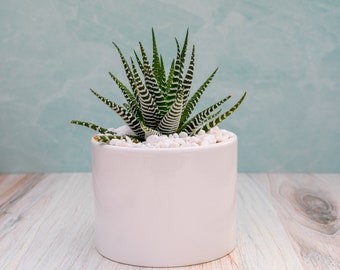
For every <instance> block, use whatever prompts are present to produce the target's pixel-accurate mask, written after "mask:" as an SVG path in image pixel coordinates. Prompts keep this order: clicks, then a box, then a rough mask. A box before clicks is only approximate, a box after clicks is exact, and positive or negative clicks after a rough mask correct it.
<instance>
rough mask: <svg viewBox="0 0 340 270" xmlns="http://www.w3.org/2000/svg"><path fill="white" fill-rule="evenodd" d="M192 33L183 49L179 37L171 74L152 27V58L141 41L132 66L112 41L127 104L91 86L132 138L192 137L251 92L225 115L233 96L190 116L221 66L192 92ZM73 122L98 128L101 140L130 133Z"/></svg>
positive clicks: (217, 121) (222, 115) (233, 109)
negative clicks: (224, 107) (182, 134)
mask: <svg viewBox="0 0 340 270" xmlns="http://www.w3.org/2000/svg"><path fill="white" fill-rule="evenodd" d="M188 35H189V31H187V32H186V35H185V39H184V43H183V45H182V47H181V46H180V45H179V42H178V40H177V39H175V42H176V49H177V50H176V57H175V58H174V59H173V60H172V62H171V65H170V68H169V71H168V72H166V68H165V65H164V61H163V57H162V55H161V54H160V53H159V51H158V47H157V42H156V37H155V33H154V30H153V29H152V60H151V61H149V58H148V56H147V52H146V50H145V49H144V46H143V44H142V43H141V42H140V43H139V48H140V56H139V55H138V54H137V52H136V51H134V58H135V60H134V59H132V58H130V59H131V63H130V64H128V62H127V60H126V58H125V56H124V55H123V53H122V51H121V50H120V48H119V47H118V45H117V44H116V43H115V42H112V43H113V45H114V46H115V48H116V50H117V52H118V54H119V57H120V59H121V62H122V65H123V68H124V71H125V74H126V77H127V80H128V84H129V85H130V89H129V88H128V87H127V86H126V85H127V84H125V83H123V82H122V81H121V80H120V79H118V78H117V77H116V76H115V75H113V74H112V73H111V72H110V73H109V74H110V77H111V78H112V79H113V81H114V82H115V84H116V85H117V86H118V88H119V89H120V90H121V92H122V94H123V96H124V98H125V100H126V102H125V103H123V105H122V106H121V105H118V104H116V103H115V102H113V101H110V100H108V99H106V98H104V97H103V96H101V95H100V94H98V93H97V92H96V91H94V90H92V89H91V92H92V93H93V94H94V95H95V96H97V97H98V98H99V99H100V100H101V101H102V102H104V103H105V104H106V105H107V106H109V107H110V108H111V109H112V110H113V111H114V112H115V113H116V114H117V115H118V116H120V117H121V118H122V120H123V121H124V122H125V123H126V124H127V125H128V126H129V127H130V129H131V130H132V131H133V132H134V134H135V136H131V135H130V136H129V138H132V140H133V141H137V140H140V141H144V140H145V139H146V138H147V137H148V136H150V135H154V134H156V135H161V134H171V133H175V132H180V131H185V132H187V133H188V134H189V135H195V134H196V133H197V132H199V130H201V129H203V130H205V131H208V130H209V129H211V128H212V127H214V126H216V125H217V124H219V123H221V122H222V121H223V120H225V119H226V118H227V117H228V116H230V115H231V114H232V113H233V112H234V111H235V110H236V109H237V108H238V107H239V106H240V104H241V103H242V102H243V100H244V98H245V96H246V92H245V93H244V95H243V96H242V97H241V98H240V100H239V101H238V102H237V103H236V104H235V105H234V106H233V107H232V108H231V109H229V110H227V111H225V112H224V113H221V111H222V110H221V108H222V107H221V106H222V105H223V104H224V103H225V102H226V101H227V100H228V99H229V96H228V97H226V98H224V99H222V100H220V101H218V102H216V103H215V104H213V105H211V106H209V107H207V108H206V109H204V110H202V111H200V112H198V113H196V115H194V116H193V117H192V116H191V114H192V113H193V111H194V109H195V107H196V105H197V104H198V102H199V100H200V98H201V97H202V95H203V93H204V92H205V90H206V89H207V87H208V85H209V84H210V82H211V80H212V79H213V77H214V76H215V74H216V72H217V69H216V70H214V72H212V73H211V75H210V76H209V77H208V78H207V79H206V80H205V81H204V82H203V84H202V85H201V86H200V87H199V88H198V89H197V91H196V92H194V94H193V95H192V96H190V90H191V87H192V82H193V76H194V69H195V46H194V45H193V46H192V50H191V56H190V60H189V63H185V62H186V52H187V47H188ZM135 63H137V66H136V64H135ZM185 66H187V68H186V72H185V71H184V69H185ZM138 68H139V70H138ZM71 123H72V124H76V125H81V126H85V127H88V128H91V129H93V130H95V131H97V132H98V133H99V135H97V136H96V137H95V138H96V139H97V140H98V141H101V142H109V141H110V140H112V139H122V138H125V137H127V135H123V136H118V135H117V134H115V133H114V132H112V131H110V130H108V129H105V128H103V127H100V126H98V125H95V124H92V123H90V122H84V121H79V120H73V121H71Z"/></svg>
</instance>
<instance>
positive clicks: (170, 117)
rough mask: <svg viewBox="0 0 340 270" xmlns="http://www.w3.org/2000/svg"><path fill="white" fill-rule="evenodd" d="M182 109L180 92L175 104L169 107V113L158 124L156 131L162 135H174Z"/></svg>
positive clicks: (181, 94)
mask: <svg viewBox="0 0 340 270" xmlns="http://www.w3.org/2000/svg"><path fill="white" fill-rule="evenodd" d="M182 107H183V93H182V92H180V93H179V94H178V97H177V98H176V100H175V102H174V103H173V104H172V105H171V107H170V109H169V111H168V112H167V113H166V115H165V116H164V117H163V119H162V121H161V122H160V123H159V126H158V128H157V129H158V130H159V131H160V132H161V133H162V134H172V133H175V132H176V131H177V129H178V127H179V123H180V119H181V114H182Z"/></svg>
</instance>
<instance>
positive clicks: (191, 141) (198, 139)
mask: <svg viewBox="0 0 340 270" xmlns="http://www.w3.org/2000/svg"><path fill="white" fill-rule="evenodd" d="M113 131H115V132H117V134H121V135H122V134H131V130H129V129H128V127H127V126H123V127H120V128H118V129H115V130H114V129H113ZM234 136H235V135H234V134H233V133H231V132H229V131H227V130H225V129H219V128H218V127H214V128H212V129H210V130H209V131H208V132H205V131H203V130H201V131H200V132H199V133H198V134H197V135H195V136H189V135H188V134H187V133H185V132H181V133H179V134H177V133H174V134H170V135H162V136H157V135H151V136H149V137H148V138H147V139H146V141H144V142H139V143H134V142H132V141H131V139H130V138H128V137H126V139H123V140H118V139H113V140H111V141H110V144H111V145H115V146H122V147H138V148H143V147H148V148H180V147H199V146H204V145H209V144H216V143H220V142H226V141H228V140H231V139H232V138H233V137H234Z"/></svg>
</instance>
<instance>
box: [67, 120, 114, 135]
mask: <svg viewBox="0 0 340 270" xmlns="http://www.w3.org/2000/svg"><path fill="white" fill-rule="evenodd" d="M70 123H71V124H75V125H78V126H83V127H87V128H90V129H93V130H95V131H97V132H99V133H101V134H112V135H113V134H114V132H112V131H110V130H108V129H106V128H103V127H101V126H98V125H96V124H93V123H90V122H85V121H80V120H72V121H71V122H70Z"/></svg>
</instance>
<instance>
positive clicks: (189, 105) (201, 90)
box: [181, 68, 218, 123]
mask: <svg viewBox="0 0 340 270" xmlns="http://www.w3.org/2000/svg"><path fill="white" fill-rule="evenodd" d="M217 70H218V68H216V69H215V70H214V72H213V73H212V74H211V75H210V76H209V78H208V79H207V80H206V81H205V82H204V83H203V84H202V85H201V86H200V87H199V88H198V90H197V91H196V92H195V93H194V95H193V96H192V97H191V98H190V100H189V101H188V103H187V105H186V106H185V109H184V111H183V114H182V118H181V123H184V122H185V121H186V120H187V119H188V117H189V116H190V114H191V113H192V111H193V110H194V108H195V107H196V105H197V103H198V101H199V99H200V98H201V96H202V94H203V93H204V91H205V90H206V88H207V86H208V85H209V83H210V82H211V80H212V79H213V77H214V76H215V74H216V72H217Z"/></svg>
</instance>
